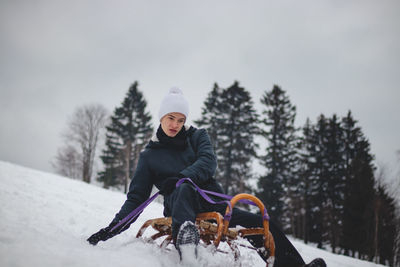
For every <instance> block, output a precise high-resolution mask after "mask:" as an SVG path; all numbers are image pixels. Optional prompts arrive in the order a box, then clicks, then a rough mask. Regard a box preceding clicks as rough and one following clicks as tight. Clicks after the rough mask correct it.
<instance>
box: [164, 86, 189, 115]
mask: <svg viewBox="0 0 400 267" xmlns="http://www.w3.org/2000/svg"><path fill="white" fill-rule="evenodd" d="M171 112H179V113H182V114H183V115H185V117H186V118H187V117H188V115H189V104H188V102H187V101H186V99H185V97H184V96H183V93H182V91H181V90H180V89H179V88H177V87H173V88H171V89H170V90H169V92H168V94H167V95H166V96H165V97H164V99H163V100H162V101H161V104H160V110H159V111H158V117H159V119H160V120H161V119H162V117H164V116H165V115H167V114H168V113H171Z"/></svg>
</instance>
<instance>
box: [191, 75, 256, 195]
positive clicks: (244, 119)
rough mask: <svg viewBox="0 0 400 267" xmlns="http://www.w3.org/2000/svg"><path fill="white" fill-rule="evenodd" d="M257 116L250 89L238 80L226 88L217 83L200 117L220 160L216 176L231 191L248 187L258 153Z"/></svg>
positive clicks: (232, 192)
mask: <svg viewBox="0 0 400 267" xmlns="http://www.w3.org/2000/svg"><path fill="white" fill-rule="evenodd" d="M257 119H258V118H257V113H256V111H255V109H254V107H253V101H252V99H251V96H250V94H249V92H248V91H246V90H245V89H244V88H243V87H240V86H239V83H238V82H234V84H233V85H232V86H230V87H229V88H226V89H221V88H219V87H218V85H217V84H215V85H214V88H213V90H212V91H211V92H210V93H209V95H208V97H207V99H206V101H205V103H204V107H203V113H202V117H201V118H200V119H199V120H197V121H196V124H197V125H199V126H202V127H205V128H206V129H207V131H208V132H209V133H210V137H211V139H212V142H213V145H214V148H215V152H216V156H217V160H218V171H217V175H216V178H217V180H218V181H219V182H221V183H222V185H223V188H224V189H225V192H227V193H228V194H236V193H239V192H243V191H245V190H246V189H247V184H246V183H247V181H248V180H249V179H250V178H251V171H250V165H251V159H253V158H254V157H255V156H256V152H255V149H256V147H257V145H256V144H255V141H254V136H255V135H256V134H257V133H258V128H257Z"/></svg>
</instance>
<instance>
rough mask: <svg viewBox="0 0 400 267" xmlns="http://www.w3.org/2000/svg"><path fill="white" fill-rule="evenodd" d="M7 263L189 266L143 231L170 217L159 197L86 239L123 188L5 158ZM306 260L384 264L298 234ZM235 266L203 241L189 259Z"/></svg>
mask: <svg viewBox="0 0 400 267" xmlns="http://www.w3.org/2000/svg"><path fill="white" fill-rule="evenodd" d="M0 184H1V187H0V204H1V208H0V266H2V267H8V266H15V267H18V266H30V267H35V266H38V267H39V266H40V267H44V266H52V267H56V266H69V267H70V266H80V267H81V266H93V267H94V266H96V267H97V266H100V267H101V266H111V265H112V266H120V267H123V266H129V267H132V266H141V267H147V266H149V267H158V266H183V265H182V264H180V262H179V256H178V253H177V252H176V250H175V249H174V248H171V249H166V250H161V249H159V248H158V247H157V244H150V243H146V242H144V241H143V240H142V239H137V238H136V237H135V236H136V233H137V231H138V229H139V228H140V226H141V225H142V224H143V223H144V222H145V221H146V220H147V219H150V218H157V217H162V209H163V208H162V205H161V204H159V203H157V202H153V203H152V204H150V206H149V207H148V208H147V209H146V210H145V211H144V212H143V214H142V215H141V216H140V217H139V219H138V220H137V221H136V222H135V223H134V224H133V225H132V226H131V227H130V228H129V229H128V230H127V231H125V232H123V233H122V234H120V235H118V236H116V237H114V238H112V239H110V240H108V241H106V242H100V243H99V244H98V245H97V246H92V245H90V244H88V243H87V242H86V239H87V238H88V237H89V236H90V235H91V234H92V233H94V232H96V231H98V230H99V229H100V228H102V227H105V226H107V225H108V223H109V222H110V221H111V220H112V218H113V217H114V215H115V213H116V212H117V211H119V208H120V207H121V205H122V204H123V202H124V200H125V195H124V194H122V193H120V192H115V191H110V190H105V189H102V188H99V187H96V186H93V185H89V184H86V183H83V182H81V181H76V180H72V179H68V178H65V177H61V176H58V175H55V174H50V173H46V172H41V171H37V170H32V169H29V168H25V167H21V166H18V165H14V164H11V163H6V162H2V161H0ZM293 243H294V245H295V246H296V248H297V249H298V250H299V251H300V253H301V254H302V255H303V257H304V259H305V260H306V262H308V261H310V260H311V259H313V258H316V257H322V258H324V259H325V260H326V262H327V264H328V266H329V267H335V266H340V267H346V266H349V267H350V266H351V267H356V266H378V265H376V264H373V263H369V262H365V261H360V260H357V259H353V258H350V257H346V256H341V255H335V254H332V253H329V252H327V251H324V250H320V249H317V248H314V247H312V246H309V245H305V244H303V243H302V242H301V241H296V240H293ZM241 255H242V260H241V263H242V266H265V264H264V263H263V261H261V260H260V259H259V257H258V255H257V254H255V253H246V251H243V250H242V252H241ZM224 265H225V266H234V265H237V264H235V262H234V260H233V256H232V255H229V254H228V255H226V254H221V253H215V254H213V253H212V251H211V250H210V248H204V247H200V248H199V259H198V260H197V261H194V262H192V263H190V264H187V265H185V266H224Z"/></svg>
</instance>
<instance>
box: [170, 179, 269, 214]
mask: <svg viewBox="0 0 400 267" xmlns="http://www.w3.org/2000/svg"><path fill="white" fill-rule="evenodd" d="M185 181H189V182H190V183H191V184H192V185H194V187H196V189H197V191H198V192H199V193H200V195H201V196H202V197H203V198H204V199H205V200H207V201H208V202H209V203H211V204H223V203H228V205H229V214H226V215H225V217H224V219H227V220H228V221H229V220H230V218H231V217H232V206H231V202H230V201H227V200H224V201H220V202H215V201H213V200H212V199H210V197H209V196H208V195H207V194H209V195H213V196H216V197H220V198H224V199H229V200H231V199H232V198H233V196H230V195H225V194H222V193H218V192H213V191H208V190H204V189H201V188H200V187H198V186H197V185H196V184H195V183H194V182H193V181H192V179H190V178H182V179H180V180H179V181H178V182H177V183H176V187H178V186H180V185H181V184H182V183H183V182H185ZM239 202H240V203H243V204H248V205H253V206H256V207H257V204H255V203H254V202H253V201H251V200H248V199H240V200H239ZM263 219H264V220H268V221H269V219H270V217H269V215H268V212H267V209H266V208H264V214H263Z"/></svg>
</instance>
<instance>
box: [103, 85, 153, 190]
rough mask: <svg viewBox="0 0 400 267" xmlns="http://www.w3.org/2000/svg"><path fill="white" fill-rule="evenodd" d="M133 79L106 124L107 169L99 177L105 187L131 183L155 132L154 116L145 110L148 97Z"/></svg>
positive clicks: (105, 158) (105, 152)
mask: <svg viewBox="0 0 400 267" xmlns="http://www.w3.org/2000/svg"><path fill="white" fill-rule="evenodd" d="M137 87H138V83H137V82H134V83H133V84H132V85H131V86H130V88H129V90H128V92H127V94H126V96H125V98H124V100H123V101H122V104H121V106H120V107H117V108H116V109H115V111H114V114H113V115H112V117H111V123H110V125H109V126H108V127H107V134H106V148H105V149H104V151H103V155H102V156H101V159H102V160H103V163H104V166H105V170H104V171H102V172H100V173H99V177H98V180H99V181H101V182H103V184H104V187H109V186H115V185H122V186H123V188H124V191H125V192H127V188H128V184H129V181H130V178H131V177H132V175H133V172H134V171H135V169H136V164H137V160H138V158H139V153H140V151H141V150H142V149H143V147H144V145H145V144H146V143H147V141H148V140H149V138H150V137H151V134H152V132H153V127H152V126H151V115H150V114H149V113H148V112H147V111H146V106H147V103H146V100H145V99H144V97H143V94H142V93H141V92H140V91H139V90H138V88H137Z"/></svg>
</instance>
